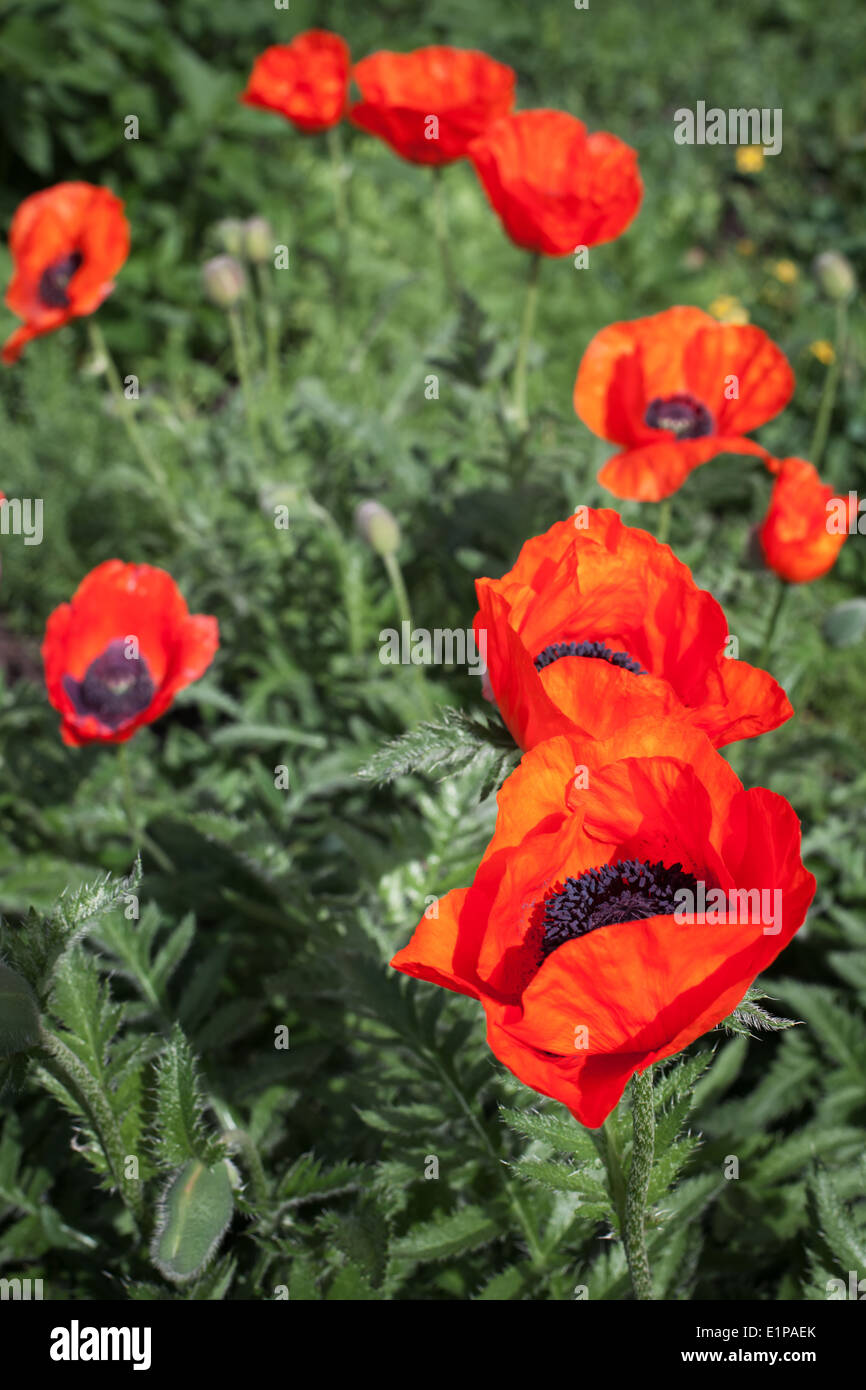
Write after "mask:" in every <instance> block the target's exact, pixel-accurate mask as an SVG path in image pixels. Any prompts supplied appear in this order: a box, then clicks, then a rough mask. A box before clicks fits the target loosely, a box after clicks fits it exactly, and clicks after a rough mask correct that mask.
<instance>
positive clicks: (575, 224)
mask: <svg viewBox="0 0 866 1390" xmlns="http://www.w3.org/2000/svg"><path fill="white" fill-rule="evenodd" d="M469 158H470V159H471V160H472V163H473V164H474V165H475V171H476V173H477V174H478V177H479V179H480V180H481V184H482V187H483V188H484V191H485V193H486V194H487V197H488V198H489V200H490V203H491V205H492V207H493V210H494V212H496V213H497V214H498V216H499V217H500V219H501V221H502V224H503V226H504V228H505V230H506V232H507V233H508V235H509V236H510V237H511V240H512V241H514V242H516V243H517V245H518V246H523V247H525V249H526V250H527V251H537V252H540V253H542V254H543V255H545V256H567V255H570V254H572V253H573V252H574V251H575V250H576V249H577V248H578V247H580V246H587V247H588V246H596V245H598V243H599V242H603V241H613V239H614V237H618V236H619V235H620V233H621V232H624V231H625V229H626V227H627V226H628V225H629V223H630V222H631V221H632V219H633V217H634V216H635V214H636V212H637V210H638V208H639V207H640V201H641V198H642V196H643V184H642V183H641V179H640V174H639V173H638V167H637V155H636V153H635V151H634V150H633V149H632V148H631V147H630V146H629V145H626V144H624V143H623V141H622V140H618V139H617V137H616V136H615V135H608V134H607V133H606V132H604V131H601V132H598V133H596V134H595V135H588V134H587V131H586V127H585V126H584V124H583V123H582V122H581V121H578V120H576V119H575V117H574V116H569V115H568V114H567V113H566V112H565V111H518V112H517V113H516V114H515V115H512V116H504V117H502V119H501V120H498V121H494V122H493V124H492V125H490V126H488V128H487V130H485V132H484V134H483V135H480V136H479V137H478V139H477V140H474V141H473V142H472V145H471V146H470V148H469Z"/></svg>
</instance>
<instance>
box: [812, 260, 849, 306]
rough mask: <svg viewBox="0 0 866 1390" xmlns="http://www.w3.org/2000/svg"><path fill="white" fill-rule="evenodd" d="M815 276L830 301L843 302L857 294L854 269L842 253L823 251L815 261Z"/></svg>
mask: <svg viewBox="0 0 866 1390" xmlns="http://www.w3.org/2000/svg"><path fill="white" fill-rule="evenodd" d="M815 275H816V277H817V280H818V284H819V285H820V286H821V289H822V290H823V291H824V293H825V294H826V296H827V298H828V299H835V300H837V301H838V302H843V301H845V300H847V299H852V298H853V296H854V295H855V294H856V292H857V277H856V275H855V274H854V267H853V266H852V264H851V262H850V261H849V260H848V257H847V256H843V255H842V253H841V251H822V252H821V255H820V256H818V257H816V260H815Z"/></svg>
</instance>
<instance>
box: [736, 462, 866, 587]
mask: <svg viewBox="0 0 866 1390" xmlns="http://www.w3.org/2000/svg"><path fill="white" fill-rule="evenodd" d="M769 467H770V470H771V472H773V473H775V474H776V481H775V483H774V484H773V491H772V493H771V495H770V505H769V507H768V508H767V515H766V516H765V517H764V520H763V522H762V524H761V526H760V529H759V531H758V538H759V540H760V542H761V549H762V550H763V552H764V559H765V560H766V562H767V565H768V566H769V568H770V569H771V570H775V572H776V574H778V575H779V576H780V577H781V578H782V579H786V580H788V582H789V583H791V584H808V583H809V582H810V581H811V580H813V579H820V578H821V575H822V574H826V573H827V571H828V570H829V569H832V568H833V566H834V565H835V563H836V559H837V557H838V555H839V551H840V550H841V549H842V546H843V544H844V542H845V537H846V536H847V534H848V527H849V525H851V522H852V519H853V524H854V526H855V527H856V525H857V506H856V502H855V501H853V500H852V499H849V498H843V497H837V496H836V495H835V493H834V491H833V489H832V487H830V486H829V484H827V483H822V482H821V479H820V477H819V476H818V472H817V470H816V469H815V468H814V467H813V466H812V464H811V463H807V461H806V460H805V459H798V458H787V459H781V460H777V459H773V460H772V461H771V462H770V465H769Z"/></svg>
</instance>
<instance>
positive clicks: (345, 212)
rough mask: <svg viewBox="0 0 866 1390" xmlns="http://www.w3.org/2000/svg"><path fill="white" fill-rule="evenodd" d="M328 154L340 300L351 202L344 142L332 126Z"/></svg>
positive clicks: (346, 252)
mask: <svg viewBox="0 0 866 1390" xmlns="http://www.w3.org/2000/svg"><path fill="white" fill-rule="evenodd" d="M327 138H328V152H329V154H330V156H331V174H332V178H333V184H334V216H335V221H336V224H337V255H338V257H339V262H340V263H339V265H338V267H337V289H338V298H339V299H340V300H341V301H342V300H343V299H344V298H345V285H346V276H347V273H348V266H349V254H350V242H349V200H348V198H347V196H346V183H345V178H344V174H343V141H342V137H341V135H340V128H339V126H331V128H330V130H329V131H328V137H327Z"/></svg>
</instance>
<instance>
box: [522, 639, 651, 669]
mask: <svg viewBox="0 0 866 1390" xmlns="http://www.w3.org/2000/svg"><path fill="white" fill-rule="evenodd" d="M564 656H588V657H593V658H594V659H596V660H598V661H609V662H610V664H611V666H621V667H622V668H623V670H624V671H634V673H635V675H636V676H645V675H646V674H647V673H646V671H645V670H644V668H643V667H642V666H641V665H640V663H639V662H637V661H635V659H634V657H632V656H629V654H628V652H612V651H611V649H610V647H606V646H605V645H604V643H603V642H553V643H551V645H550V646H549V647H545V648H544V651H543V652H539V653H538V656H537V657H536V658H535V669H536V671H543V670H544V668H545V666H552V665H553V663H554V661H560V660H561V659H562V657H564Z"/></svg>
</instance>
